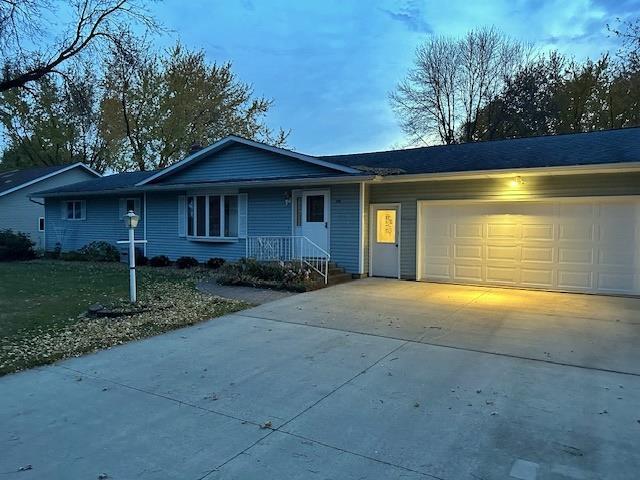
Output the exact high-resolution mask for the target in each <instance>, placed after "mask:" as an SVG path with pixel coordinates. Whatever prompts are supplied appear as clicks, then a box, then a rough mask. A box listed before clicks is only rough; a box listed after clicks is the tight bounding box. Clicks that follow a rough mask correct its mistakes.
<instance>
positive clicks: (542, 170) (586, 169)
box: [379, 162, 640, 183]
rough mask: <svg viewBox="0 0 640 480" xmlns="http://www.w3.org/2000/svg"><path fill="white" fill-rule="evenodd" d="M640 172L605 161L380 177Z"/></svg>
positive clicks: (383, 179)
mask: <svg viewBox="0 0 640 480" xmlns="http://www.w3.org/2000/svg"><path fill="white" fill-rule="evenodd" d="M622 172H640V162H625V163H617V164H611V163H604V164H594V165H571V166H557V167H532V168H505V169H499V170H472V171H462V172H439V173H408V174H400V175H387V176H384V177H381V178H380V180H379V181H380V182H384V183H402V182H419V181H437V180H473V179H478V178H507V177H513V176H516V175H528V176H550V175H580V174H582V175H588V174H602V173H622Z"/></svg>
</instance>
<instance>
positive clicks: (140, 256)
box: [136, 248, 149, 267]
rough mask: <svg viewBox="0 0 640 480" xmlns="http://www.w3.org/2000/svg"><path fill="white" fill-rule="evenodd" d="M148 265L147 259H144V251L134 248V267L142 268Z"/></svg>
mask: <svg viewBox="0 0 640 480" xmlns="http://www.w3.org/2000/svg"><path fill="white" fill-rule="evenodd" d="M148 263H149V259H148V258H147V257H145V255H144V250H142V249H141V248H136V265H140V266H141V267H144V266H145V265H147V264H148Z"/></svg>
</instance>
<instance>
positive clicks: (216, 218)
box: [209, 195, 220, 237]
mask: <svg viewBox="0 0 640 480" xmlns="http://www.w3.org/2000/svg"><path fill="white" fill-rule="evenodd" d="M209 236H210V237H219V236H220V195H212V196H210V197H209Z"/></svg>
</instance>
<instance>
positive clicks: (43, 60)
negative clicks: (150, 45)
mask: <svg viewBox="0 0 640 480" xmlns="http://www.w3.org/2000/svg"><path fill="white" fill-rule="evenodd" d="M65 16H69V17H70V18H71V19H72V20H71V21H70V22H69V24H68V25H67V27H66V28H64V29H63V30H62V31H61V32H59V33H58V34H55V33H53V32H50V31H49V28H48V25H49V24H50V23H51V22H52V19H55V18H64V17H65ZM132 24H138V25H141V26H142V27H144V28H146V29H158V25H157V24H156V22H155V21H154V20H153V18H152V17H151V16H150V15H149V14H148V13H147V11H146V10H145V2H144V0H66V1H64V2H53V1H49V0H0V54H1V55H2V58H1V61H2V74H1V75H0V92H4V91H7V90H10V89H13V88H20V87H25V86H26V85H28V84H29V83H30V82H33V81H36V80H39V79H41V78H42V77H44V76H45V75H48V74H51V73H60V74H63V72H62V71H61V67H62V66H63V65H65V64H67V63H68V62H69V61H70V60H71V59H74V58H77V57H79V56H81V55H83V54H85V53H91V52H95V51H96V50H98V49H100V48H103V47H105V46H107V45H111V46H113V45H118V46H119V47H120V48H123V49H126V48H127V47H128V45H127V43H126V42H127V41H128V39H129V38H130V37H128V36H122V35H121V32H122V31H125V30H127V29H128V28H129V27H130V26H131V25H132Z"/></svg>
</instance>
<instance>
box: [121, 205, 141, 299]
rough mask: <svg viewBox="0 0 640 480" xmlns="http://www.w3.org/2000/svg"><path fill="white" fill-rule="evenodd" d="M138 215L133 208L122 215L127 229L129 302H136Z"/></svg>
mask: <svg viewBox="0 0 640 480" xmlns="http://www.w3.org/2000/svg"><path fill="white" fill-rule="evenodd" d="M139 221H140V217H139V216H138V215H136V214H135V213H134V212H133V210H129V211H128V212H127V214H126V215H125V216H124V223H125V225H126V226H127V228H128V229H129V299H130V301H131V303H136V301H137V292H136V247H135V243H136V241H135V234H134V231H135V229H136V227H137V226H138V222H139Z"/></svg>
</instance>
